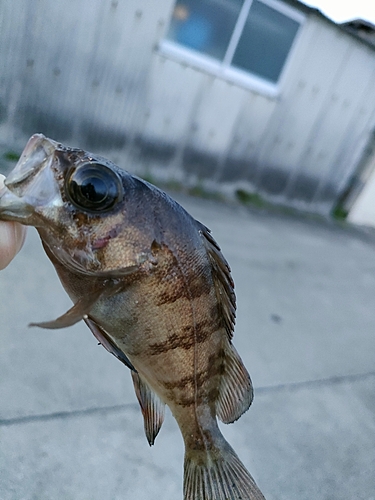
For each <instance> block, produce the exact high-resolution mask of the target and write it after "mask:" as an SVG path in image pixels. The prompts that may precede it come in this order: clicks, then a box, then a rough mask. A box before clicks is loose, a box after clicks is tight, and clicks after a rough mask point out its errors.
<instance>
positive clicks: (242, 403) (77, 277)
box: [0, 134, 264, 500]
mask: <svg viewBox="0 0 375 500" xmlns="http://www.w3.org/2000/svg"><path fill="white" fill-rule="evenodd" d="M0 219H2V220H11V221H18V222H20V223H21V224H25V225H32V226H35V227H36V229H37V231H38V233H39V235H40V237H41V240H42V243H43V247H44V249H45V251H46V253H47V256H48V257H49V259H50V260H51V261H52V263H53V265H54V267H55V269H56V272H57V274H58V276H59V278H60V281H61V283H62V285H63V287H64V288H65V290H66V292H67V293H68V295H69V296H70V298H71V300H72V301H73V304H74V305H73V307H72V308H71V309H70V310H69V311H67V312H66V313H65V314H64V315H62V316H61V317H59V318H57V319H56V320H54V321H50V322H45V323H34V325H37V326H40V327H43V328H62V327H66V326H70V325H73V324H74V323H76V322H78V321H80V320H83V321H85V323H86V324H87V326H88V327H89V328H90V330H91V331H92V333H93V334H94V336H95V337H96V338H97V339H98V341H99V342H100V343H101V344H102V345H103V346H104V347H105V348H106V349H107V350H108V351H109V352H110V353H112V354H113V355H114V356H116V357H117V358H118V359H119V360H120V361H122V362H123V363H124V364H125V365H126V366H127V367H128V368H130V370H131V375H132V378H133V383H134V387H135V393H136V395H137V398H138V401H139V403H140V407H141V411H142V414H143V418H144V428H145V433H146V436H147V439H148V442H149V444H150V445H152V444H153V443H154V440H155V437H156V435H157V434H158V432H159V430H160V427H161V425H162V423H163V419H164V408H165V405H166V404H167V405H168V406H169V408H170V409H171V411H172V414H173V416H174V417H175V419H176V420H177V423H178V425H179V428H180V430H181V433H182V436H183V439H184V443H185V460H184V485H183V490H184V499H185V500H239V499H242V500H261V499H263V500H264V497H263V495H262V493H261V492H260V490H259V489H258V487H257V486H256V484H255V482H254V480H253V478H252V477H251V475H250V474H249V472H248V471H247V470H246V468H245V467H244V465H243V464H242V463H241V461H240V460H239V458H238V457H237V455H236V453H235V452H234V450H233V449H232V448H231V446H230V445H229V444H228V443H227V441H226V440H225V439H224V437H223V435H222V434H221V432H220V430H219V427H218V424H217V417H218V418H219V419H220V420H221V421H222V422H224V423H230V422H234V421H235V420H237V419H238V418H239V417H240V416H241V415H242V413H244V412H245V411H246V410H247V409H248V408H249V406H250V404H251V402H252V398H253V388H252V384H251V380H250V376H249V374H248V372H247V370H246V368H245V367H244V365H243V363H242V361H241V358H240V357H239V355H238V353H237V351H236V350H235V348H234V346H233V344H232V337H233V329H234V322H235V308H236V299H235V294H234V284H233V280H232V278H231V274H230V268H229V266H228V263H227V262H226V260H225V258H224V257H223V255H222V253H221V251H220V248H219V246H218V244H217V243H216V242H215V240H214V239H213V237H212V236H211V233H210V230H209V229H208V228H207V227H205V226H204V225H203V224H201V223H200V222H198V221H196V220H194V219H193V218H192V217H191V216H190V215H189V214H188V213H187V212H186V211H185V210H184V209H183V208H182V207H181V206H180V205H179V204H177V203H176V202H175V201H174V200H172V199H171V198H170V197H169V196H168V195H167V194H165V193H164V192H163V191H161V190H159V189H157V188H156V187H154V186H153V185H151V184H149V183H148V182H146V181H144V180H142V179H140V178H138V177H136V176H133V175H130V174H129V173H127V172H126V171H124V170H122V169H120V168H119V167H117V166H116V165H114V164H113V163H112V162H110V161H108V160H106V159H104V158H101V157H99V156H95V155H92V154H91V153H87V152H85V151H82V150H80V149H72V148H69V147H65V146H63V145H62V144H59V143H57V142H55V141H53V140H50V139H47V138H46V137H44V136H43V135H40V134H36V135H33V136H32V137H31V139H30V140H29V142H28V143H27V145H26V148H25V150H24V152H23V153H22V156H21V158H20V160H19V162H18V163H17V165H16V167H15V169H14V170H13V171H12V172H11V173H10V174H9V176H8V177H7V179H6V181H5V187H4V188H3V189H2V190H1V191H0Z"/></svg>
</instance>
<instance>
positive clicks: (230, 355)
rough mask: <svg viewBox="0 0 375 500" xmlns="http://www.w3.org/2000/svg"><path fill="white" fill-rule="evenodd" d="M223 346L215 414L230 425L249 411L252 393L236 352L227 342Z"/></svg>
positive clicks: (245, 372)
mask: <svg viewBox="0 0 375 500" xmlns="http://www.w3.org/2000/svg"><path fill="white" fill-rule="evenodd" d="M225 344H226V346H225V348H224V359H223V363H224V366H223V374H222V376H221V379H220V388H219V396H218V398H217V400H216V414H217V416H218V417H219V418H220V420H221V421H222V422H224V424H230V423H232V422H234V421H235V420H238V419H239V418H240V416H241V415H242V414H243V413H244V412H245V411H246V410H248V409H249V406H250V405H251V403H252V401H253V397H254V392H253V385H252V383H251V379H250V375H249V373H248V371H247V370H246V368H245V366H244V364H243V362H242V359H241V358H240V356H239V354H238V352H237V351H236V349H235V348H234V346H233V345H232V344H230V343H229V342H228V341H226V342H225Z"/></svg>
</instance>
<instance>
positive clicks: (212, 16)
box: [162, 0, 304, 87]
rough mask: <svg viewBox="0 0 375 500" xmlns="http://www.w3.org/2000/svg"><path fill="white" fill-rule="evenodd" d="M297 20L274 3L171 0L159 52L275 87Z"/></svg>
mask: <svg viewBox="0 0 375 500" xmlns="http://www.w3.org/2000/svg"><path fill="white" fill-rule="evenodd" d="M303 19H304V16H303V15H302V14H301V13H300V12H298V11H296V10H294V9H292V8H290V7H288V6H287V5H286V4H283V3H281V2H279V1H277V0H177V1H176V5H175V8H174V12H173V16H172V20H171V24H170V27H169V31H168V33H167V37H166V41H165V42H164V43H163V45H162V50H166V51H167V52H169V53H170V54H172V53H174V55H176V54H179V55H180V56H184V57H185V59H186V58H187V59H190V60H191V62H193V63H194V62H195V63H197V64H198V65H200V66H203V67H204V68H205V69H211V70H213V71H215V72H216V73H219V74H221V75H222V76H229V77H235V76H236V75H237V76H238V77H240V78H242V79H243V78H246V77H248V78H251V77H254V78H255V79H257V80H258V81H263V82H265V83H266V84H269V85H270V86H271V87H275V86H276V84H277V82H278V80H279V78H280V75H281V72H282V70H283V67H284V65H285V62H286V59H287V57H288V54H289V52H290V50H291V47H292V45H293V42H294V39H295V37H296V34H297V32H298V29H299V27H300V25H301V23H302V22H303ZM172 55H173V54H172Z"/></svg>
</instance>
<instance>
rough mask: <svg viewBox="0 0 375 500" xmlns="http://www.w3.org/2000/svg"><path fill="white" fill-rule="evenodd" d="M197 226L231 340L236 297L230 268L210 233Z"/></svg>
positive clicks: (203, 227)
mask: <svg viewBox="0 0 375 500" xmlns="http://www.w3.org/2000/svg"><path fill="white" fill-rule="evenodd" d="M198 224H199V229H200V233H201V234H202V236H203V242H204V245H205V247H206V250H207V254H208V256H209V258H210V261H211V265H212V274H213V281H214V285H215V289H216V296H217V301H218V305H219V313H220V315H221V316H222V318H223V321H224V326H225V329H226V331H227V334H228V338H229V340H231V339H232V337H233V329H234V323H235V320H236V296H235V293H234V282H233V279H232V276H231V274H230V267H229V264H228V262H227V261H226V259H225V257H224V255H223V254H222V253H221V250H220V247H219V245H218V244H217V243H216V241H215V240H214V238H213V237H212V235H211V231H210V230H209V229H208V228H207V227H206V226H204V225H203V224H201V223H200V222H198Z"/></svg>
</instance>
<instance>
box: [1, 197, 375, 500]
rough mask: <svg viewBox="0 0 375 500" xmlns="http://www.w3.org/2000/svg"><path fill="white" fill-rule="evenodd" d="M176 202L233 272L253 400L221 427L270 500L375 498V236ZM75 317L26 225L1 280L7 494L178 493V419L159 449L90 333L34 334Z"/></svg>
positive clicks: (38, 499) (49, 498) (127, 384)
mask: <svg viewBox="0 0 375 500" xmlns="http://www.w3.org/2000/svg"><path fill="white" fill-rule="evenodd" d="M177 198H178V200H179V201H181V202H182V204H183V205H184V206H185V207H186V208H187V209H188V211H190V212H191V213H192V215H194V216H195V217H196V218H198V219H199V220H201V221H202V222H203V223H205V224H206V225H208V226H209V227H211V229H212V231H213V234H214V236H215V238H216V239H217V240H218V242H219V243H220V245H221V246H222V249H223V252H224V255H225V256H226V257H227V259H228V261H229V263H230V265H231V266H232V270H233V276H234V279H235V283H236V291H237V297H238V321H237V327H236V333H235V337H234V342H235V345H236V347H237V349H238V351H239V352H240V354H241V356H242V358H243V360H244V362H245V364H246V366H247V367H248V369H249V371H250V373H251V375H252V378H253V382H254V386H255V400H254V403H253V406H252V407H251V408H250V410H249V411H248V412H247V413H246V414H245V415H244V416H242V418H241V419H240V420H239V421H238V422H236V423H235V424H233V425H229V426H222V428H223V431H224V433H225V435H226V437H227V438H228V440H229V441H230V443H231V444H232V445H233V447H234V448H235V450H236V451H237V453H238V454H239V456H240V457H241V458H242V460H243V461H244V463H245V464H246V466H247V467H248V469H249V470H250V472H251V473H252V474H253V476H254V478H255V479H256V481H257V483H258V484H259V486H260V487H261V489H262V491H263V492H264V494H265V496H266V498H267V500H276V499H277V500H353V499H356V500H374V499H375V366H374V365H375V236H374V234H372V233H366V232H365V231H362V230H357V229H353V228H349V229H348V228H342V227H338V226H337V225H334V224H331V223H325V222H318V221H311V220H310V221H309V220H304V219H302V218H292V217H286V216H282V215H278V214H269V213H260V212H257V213H256V212H252V211H249V210H247V209H245V208H243V207H238V206H228V205H222V204H219V203H216V202H212V201H207V200H201V199H192V198H184V197H182V196H181V195H178V196H177ZM68 307H70V301H69V299H68V298H67V297H66V295H65V293H64V292H63V290H62V287H61V285H60V283H59V282H58V279H57V277H56V276H55V274H54V270H53V268H52V266H51V265H50V263H49V261H48V260H47V258H46V256H45V255H44V252H43V250H42V248H41V246H40V244H39V242H38V238H37V235H36V233H35V231H34V230H30V231H29V235H28V239H27V242H26V245H25V247H24V249H23V250H22V252H21V253H20V254H19V255H18V256H17V258H16V260H15V261H14V262H13V263H12V265H11V266H10V267H9V268H8V269H6V270H5V271H3V272H1V274H0V318H1V331H0V402H1V407H0V499H1V500H117V499H118V500H120V499H121V500H122V499H132V500H134V499H135V500H151V499H156V500H159V499H162V500H178V499H181V498H182V464H183V443H182V439H181V436H180V434H179V430H178V428H177V425H176V423H175V422H174V420H173V418H172V416H171V415H170V413H168V414H167V417H166V421H165V423H164V425H163V428H162V430H161V432H160V435H159V436H158V438H157V440H156V444H155V446H154V447H152V448H149V446H148V444H147V441H146V438H145V437H144V434H143V422H142V417H141V414H140V410H139V408H138V403H137V402H136V399H135V395H134V392H133V388H132V383H131V380H130V374H129V372H128V370H127V369H126V368H125V367H124V366H123V365H122V364H121V363H120V362H118V361H117V360H116V359H115V358H114V357H112V356H111V355H109V354H108V353H107V352H106V351H105V350H104V349H103V348H102V347H98V346H97V342H96V340H95V339H94V337H93V336H92V335H91V333H90V332H89V330H88V329H87V328H86V327H85V325H84V324H78V325H76V326H75V327H72V328H70V329H66V330H59V331H48V330H41V329H38V328H33V329H29V328H28V327H27V324H28V323H29V322H30V321H41V320H46V319H53V318H54V317H56V316H58V315H60V314H61V313H63V312H65V310H66V309H67V308H68Z"/></svg>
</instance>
